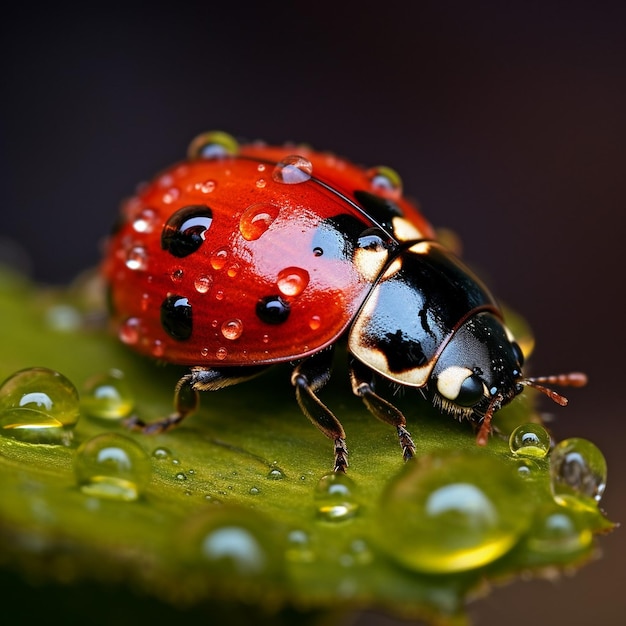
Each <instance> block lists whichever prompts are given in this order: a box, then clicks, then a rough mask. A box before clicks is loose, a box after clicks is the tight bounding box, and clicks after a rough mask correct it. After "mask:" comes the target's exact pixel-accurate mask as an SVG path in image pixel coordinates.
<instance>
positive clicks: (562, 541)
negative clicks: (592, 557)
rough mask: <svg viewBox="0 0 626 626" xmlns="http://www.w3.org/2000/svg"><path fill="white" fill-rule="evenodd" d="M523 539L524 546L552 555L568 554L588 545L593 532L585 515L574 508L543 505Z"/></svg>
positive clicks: (583, 548)
mask: <svg viewBox="0 0 626 626" xmlns="http://www.w3.org/2000/svg"><path fill="white" fill-rule="evenodd" d="M535 517H536V520H535V523H534V524H533V526H532V528H531V531H530V533H529V535H528V539H527V540H526V544H527V546H528V549H529V550H531V551H532V552H535V553H539V554H541V555H546V556H549V557H550V558H552V559H554V557H555V556H556V555H559V556H563V555H571V554H576V553H578V552H581V551H583V550H586V549H587V548H589V547H590V546H591V544H592V541H593V534H592V532H591V530H590V528H589V526H588V525H587V524H586V523H585V518H584V517H583V516H580V515H576V514H575V511H573V510H571V509H569V510H568V509H565V508H563V507H558V509H557V510H555V509H553V508H546V509H545V510H543V511H541V512H539V513H538V514H537V515H536V516H535Z"/></svg>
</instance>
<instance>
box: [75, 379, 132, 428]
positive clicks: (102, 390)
mask: <svg viewBox="0 0 626 626" xmlns="http://www.w3.org/2000/svg"><path fill="white" fill-rule="evenodd" d="M81 407H82V408H83V410H84V411H85V413H86V414H87V415H90V416H91V417H98V418H103V419H113V420H115V419H122V418H124V417H128V416H129V415H130V413H131V411H132V410H133V408H134V400H133V397H132V394H131V392H130V387H129V386H128V384H127V383H126V380H125V379H124V375H123V374H122V372H120V371H119V370H110V371H109V372H107V373H106V374H98V375H96V376H93V377H92V378H90V379H89V380H88V381H87V382H86V383H85V387H84V393H83V394H82V397H81Z"/></svg>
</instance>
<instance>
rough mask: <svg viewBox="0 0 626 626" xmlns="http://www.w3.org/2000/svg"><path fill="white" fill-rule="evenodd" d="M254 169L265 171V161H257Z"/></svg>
mask: <svg viewBox="0 0 626 626" xmlns="http://www.w3.org/2000/svg"><path fill="white" fill-rule="evenodd" d="M256 169H257V171H258V172H264V171H265V169H266V166H265V163H259V164H258V165H257V166H256Z"/></svg>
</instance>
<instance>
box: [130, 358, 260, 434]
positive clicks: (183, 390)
mask: <svg viewBox="0 0 626 626" xmlns="http://www.w3.org/2000/svg"><path fill="white" fill-rule="evenodd" d="M265 369H267V368H266V366H261V367H230V368H229V367H225V368H222V369H210V368H206V367H192V368H191V371H190V373H189V374H185V375H184V376H183V377H182V378H181V379H180V380H179V381H178V383H176V387H175V389H174V413H172V414H171V415H168V416H167V417H164V418H162V419H160V420H156V421H154V422H149V423H146V422H144V421H142V420H140V419H139V418H137V417H135V416H133V417H131V418H129V419H128V420H126V425H127V426H128V427H129V428H131V429H133V430H139V431H141V432H143V433H146V434H150V435H153V434H158V433H162V432H165V431H166V430H171V429H172V428H174V427H175V426H177V425H178V424H180V422H182V421H183V420H184V419H185V418H186V417H187V416H189V415H191V414H192V413H193V412H194V411H195V410H196V409H197V408H198V404H199V403H200V401H199V397H198V392H199V391H217V390H218V389H222V388H223V387H230V386H231V385H236V384H238V383H241V382H244V381H246V380H250V379H251V378H254V377H255V376H258V375H259V374H261V373H262V372H263V371H264V370H265Z"/></svg>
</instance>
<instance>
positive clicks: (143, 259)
mask: <svg viewBox="0 0 626 626" xmlns="http://www.w3.org/2000/svg"><path fill="white" fill-rule="evenodd" d="M126 267H127V268H128V269H129V270H133V271H145V270H146V268H147V267H148V253H147V252H146V249H145V248H144V247H143V246H133V247H132V248H130V249H129V250H128V251H127V252H126Z"/></svg>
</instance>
